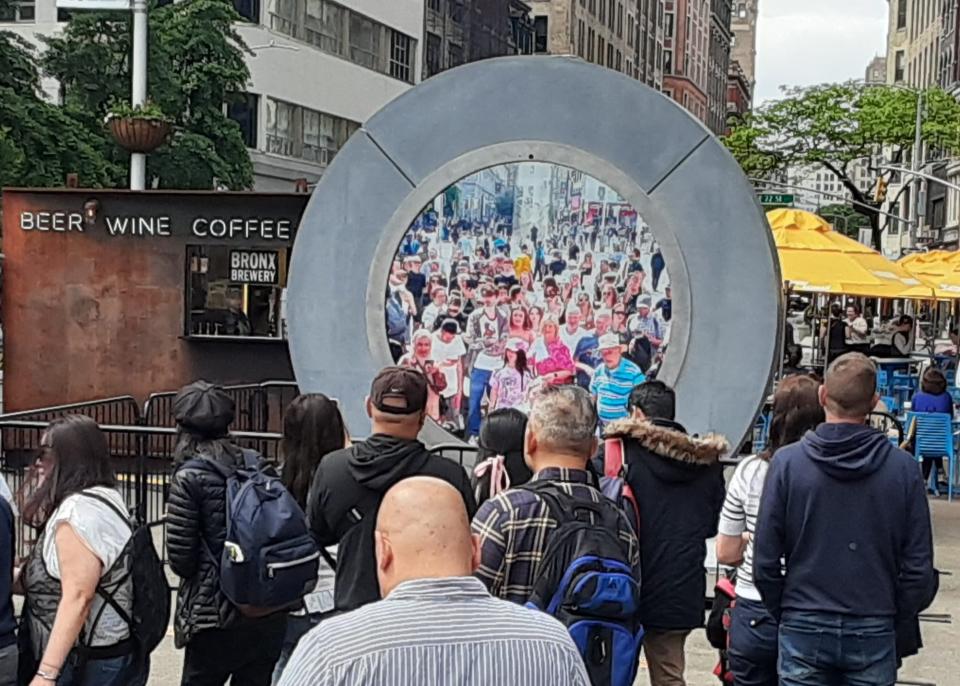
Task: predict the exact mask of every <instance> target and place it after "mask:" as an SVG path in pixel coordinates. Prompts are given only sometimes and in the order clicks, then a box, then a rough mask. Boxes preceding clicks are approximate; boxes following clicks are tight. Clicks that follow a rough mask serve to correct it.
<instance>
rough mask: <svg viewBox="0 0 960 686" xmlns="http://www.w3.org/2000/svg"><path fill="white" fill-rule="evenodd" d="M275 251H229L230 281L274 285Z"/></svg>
mask: <svg viewBox="0 0 960 686" xmlns="http://www.w3.org/2000/svg"><path fill="white" fill-rule="evenodd" d="M277 254H278V253H277V252H276V251H275V250H231V251H230V281H231V282H233V283H258V284H269V285H276V284H278V283H280V279H279V278H278V267H277Z"/></svg>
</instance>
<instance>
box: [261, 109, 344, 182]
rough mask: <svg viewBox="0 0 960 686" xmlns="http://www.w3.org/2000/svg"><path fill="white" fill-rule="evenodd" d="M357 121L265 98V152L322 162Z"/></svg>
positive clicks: (326, 159) (340, 145)
mask: <svg viewBox="0 0 960 686" xmlns="http://www.w3.org/2000/svg"><path fill="white" fill-rule="evenodd" d="M359 128H360V124H359V123H357V122H355V121H351V120H349V119H344V118H342V117H337V116H334V115H332V114H327V113H326V112H317V111H316V110H311V109H308V108H306V107H301V106H300V105H294V104H292V103H289V102H283V101H282V100H276V99H274V98H267V126H266V152H268V153H273V154H275V155H283V156H285V157H295V158H298V159H302V160H307V161H309V162H315V163H317V164H320V165H323V166H326V165H328V164H330V161H331V160H332V159H333V156H334V155H336V154H337V152H339V150H340V148H342V147H343V145H344V143H346V142H347V139H348V138H350V136H351V135H352V134H353V132H354V131H356V130H357V129H359Z"/></svg>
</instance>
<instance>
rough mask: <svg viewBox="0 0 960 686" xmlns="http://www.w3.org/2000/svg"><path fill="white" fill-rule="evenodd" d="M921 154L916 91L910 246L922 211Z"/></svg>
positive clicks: (920, 116) (919, 100)
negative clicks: (919, 173)
mask: <svg viewBox="0 0 960 686" xmlns="http://www.w3.org/2000/svg"><path fill="white" fill-rule="evenodd" d="M922 154H923V91H922V90H918V91H917V120H916V132H915V133H914V138H913V154H912V155H911V156H910V171H912V172H913V174H914V180H913V189H912V191H911V196H912V198H913V200H912V201H911V224H912V226H913V229H912V230H911V236H910V239H911V240H910V243H911V245H910V247H911V248H912V247H913V246H915V245H916V243H917V234H916V232H917V231H919V230H920V216H921V215H922V214H923V212H921V211H920V196H921V192H922V188H921V185H922V184H923V178H922V177H921V176H919V175H918V174H917V172H919V171H920V156H921V155H922Z"/></svg>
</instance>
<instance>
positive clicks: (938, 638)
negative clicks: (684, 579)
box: [148, 498, 960, 686]
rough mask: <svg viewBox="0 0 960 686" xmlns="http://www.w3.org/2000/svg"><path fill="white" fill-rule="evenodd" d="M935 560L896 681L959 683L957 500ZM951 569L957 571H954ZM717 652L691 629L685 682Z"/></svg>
mask: <svg viewBox="0 0 960 686" xmlns="http://www.w3.org/2000/svg"><path fill="white" fill-rule="evenodd" d="M931 506H932V510H933V523H934V540H935V545H936V564H937V567H938V569H940V571H941V572H942V573H943V574H944V576H942V577H941V580H940V594H939V596H938V597H937V600H936V601H935V602H934V604H933V606H932V607H931V608H930V609H929V610H927V612H926V613H925V614H928V615H946V616H948V617H949V618H950V621H948V622H947V623H942V622H932V621H924V622H922V623H921V630H922V632H923V640H924V643H925V644H926V647H925V648H924V649H923V651H921V653H920V655H918V656H916V657H912V658H908V659H907V660H906V662H905V663H904V666H903V669H902V670H901V671H900V681H898V682H897V683H898V684H911V685H913V686H953V685H956V684H960V676H958V668H957V667H956V664H957V663H956V660H955V655H956V651H957V646H960V624H958V623H957V622H958V621H960V501H958V502H956V503H947V502H946V499H945V498H944V499H939V500H935V501H934V500H932V501H931ZM954 574H956V575H954ZM716 661H717V655H716V651H714V650H713V649H712V648H711V647H710V645H709V644H708V643H707V640H706V637H705V635H704V632H703V630H697V631H694V632H693V633H692V634H691V635H690V639H689V640H688V642H687V684H688V686H716V685H717V684H719V681H718V680H717V678H716V677H715V676H713V673H712V672H713V668H714V666H715V665H716ZM182 662H183V653H182V651H178V650H175V649H174V647H173V630H172V629H171V630H170V631H169V632H168V636H167V639H166V640H165V641H164V642H163V643H162V644H160V646H159V647H158V648H157V650H156V651H155V652H154V654H153V666H152V669H151V674H150V680H149V682H148V684H149V686H175V685H176V684H179V683H180V669H181V663H182ZM640 667H641V668H640V674H639V675H638V677H637V681H636V686H646V684H648V683H649V679H648V677H647V674H646V668H645V665H644V663H643V662H642V661H641V666H640Z"/></svg>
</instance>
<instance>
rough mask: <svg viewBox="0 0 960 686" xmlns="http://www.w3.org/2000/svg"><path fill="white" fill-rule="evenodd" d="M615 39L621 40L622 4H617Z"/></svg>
mask: <svg viewBox="0 0 960 686" xmlns="http://www.w3.org/2000/svg"><path fill="white" fill-rule="evenodd" d="M617 38H623V3H622V2H618V3H617Z"/></svg>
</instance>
